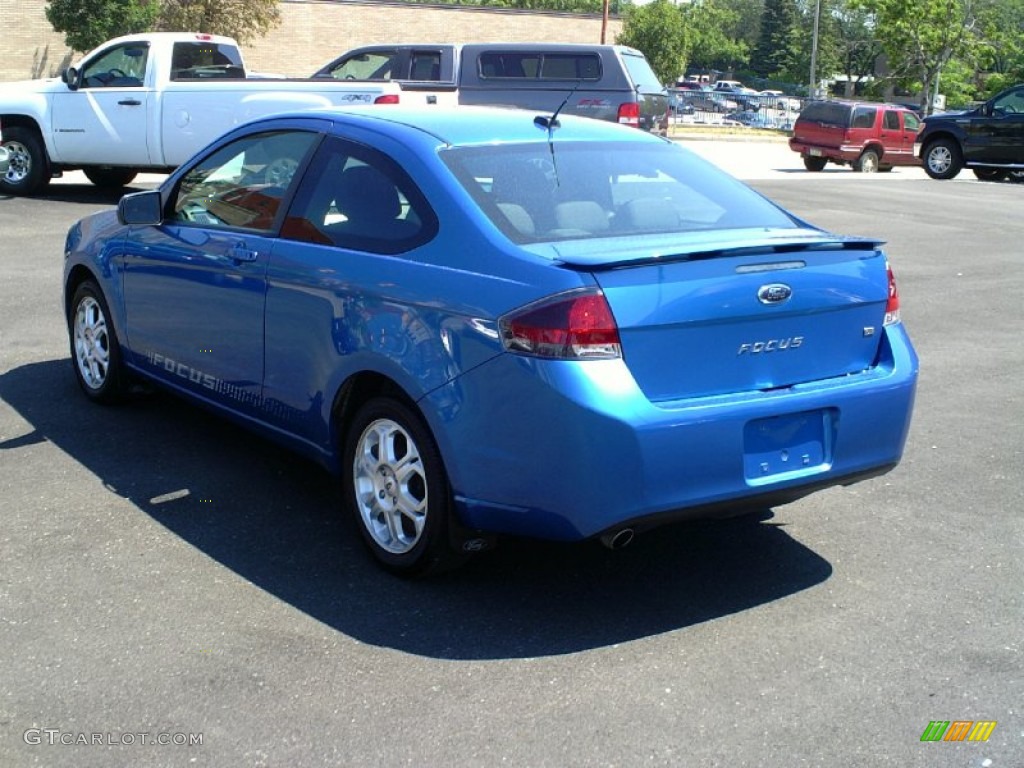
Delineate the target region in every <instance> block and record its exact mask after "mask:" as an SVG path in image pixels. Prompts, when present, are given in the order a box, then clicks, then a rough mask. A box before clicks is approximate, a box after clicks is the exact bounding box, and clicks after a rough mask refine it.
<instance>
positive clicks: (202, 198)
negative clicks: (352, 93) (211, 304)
mask: <svg viewBox="0 0 1024 768" xmlns="http://www.w3.org/2000/svg"><path fill="white" fill-rule="evenodd" d="M317 139H318V134H316V133H312V132H309V131H273V132H269V133H260V134H254V135H251V136H246V137H244V138H241V139H238V140H237V141H233V142H231V143H230V144H227V145H226V146H223V147H221V148H220V149H218V150H217V151H215V152H214V153H213V154H211V155H209V156H208V157H206V158H204V159H203V160H201V161H200V162H199V163H197V164H196V165H195V166H193V167H192V168H191V169H190V170H189V171H188V172H187V173H186V174H185V175H184V176H183V177H182V179H181V182H180V184H179V185H178V187H177V189H176V191H175V193H174V195H173V197H172V203H171V211H170V214H169V216H168V217H167V218H168V220H169V221H172V222H175V223H178V224H195V225H199V226H203V227H226V228H235V227H237V228H242V229H250V230H255V231H259V232H269V231H270V230H272V229H273V228H274V223H275V221H276V218H277V215H278V213H279V212H280V210H281V205H282V202H283V201H284V199H285V197H286V196H287V195H288V193H289V190H290V189H291V187H292V185H293V183H294V182H295V180H296V179H295V177H296V176H297V175H298V174H297V171H298V170H299V168H300V167H301V166H302V164H303V160H304V159H305V157H306V154H307V153H308V152H309V151H310V149H311V148H312V146H313V145H314V143H315V142H316V141H317Z"/></svg>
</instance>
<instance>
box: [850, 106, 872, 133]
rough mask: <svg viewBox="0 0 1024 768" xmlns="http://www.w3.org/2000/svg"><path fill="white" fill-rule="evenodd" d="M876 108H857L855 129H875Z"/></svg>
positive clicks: (854, 121)
mask: <svg viewBox="0 0 1024 768" xmlns="http://www.w3.org/2000/svg"><path fill="white" fill-rule="evenodd" d="M874 126H875V108H874V107H857V108H856V109H855V110H854V111H853V125H852V127H853V128H874Z"/></svg>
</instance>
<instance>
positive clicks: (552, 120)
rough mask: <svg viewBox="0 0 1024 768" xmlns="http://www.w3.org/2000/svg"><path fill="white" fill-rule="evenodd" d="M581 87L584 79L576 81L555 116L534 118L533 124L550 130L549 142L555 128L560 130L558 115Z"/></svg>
mask: <svg viewBox="0 0 1024 768" xmlns="http://www.w3.org/2000/svg"><path fill="white" fill-rule="evenodd" d="M581 85H583V79H582V78H580V79H579V80H577V81H576V85H574V86H573V87H572V90H571V91H569V93H567V94H566V95H565V98H564V99H562V103H561V104H559V105H558V109H556V110H555V112H554V114H553V115H551V117H545V116H544V115H537V116H536V117H535V118H533V122H534V123H535V124H536V125H539V126H540V127H541V128H547V129H548V140H550V139H551V132H552V131H553V130H555V128H558V115H559V113H560V112H561V111H562V110H563V109H565V105H566V104H568V103H569V99H571V98H572V95H573V94H574V93H576V91H577V90H578V89H579V87H580V86H581Z"/></svg>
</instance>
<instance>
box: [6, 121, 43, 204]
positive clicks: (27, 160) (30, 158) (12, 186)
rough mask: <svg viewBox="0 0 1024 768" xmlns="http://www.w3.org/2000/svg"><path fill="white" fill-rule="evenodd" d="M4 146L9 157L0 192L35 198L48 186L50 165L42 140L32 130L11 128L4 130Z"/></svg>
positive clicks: (13, 126) (18, 126) (18, 127)
mask: <svg viewBox="0 0 1024 768" xmlns="http://www.w3.org/2000/svg"><path fill="white" fill-rule="evenodd" d="M3 145H4V147H5V148H6V149H7V152H8V153H9V154H10V158H9V159H10V167H9V168H8V169H7V174H6V175H5V176H3V177H0V192H5V193H7V194H8V195H21V196H27V195H35V194H38V193H39V192H42V191H43V190H44V189H45V188H46V185H47V184H49V183H50V163H49V160H48V158H47V157H46V149H45V148H44V147H43V142H42V139H41V138H40V137H39V134H38V133H36V131H35V130H34V129H32V128H25V127H24V126H21V125H12V126H11V127H10V128H4V142H3Z"/></svg>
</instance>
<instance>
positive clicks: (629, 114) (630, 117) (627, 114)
mask: <svg viewBox="0 0 1024 768" xmlns="http://www.w3.org/2000/svg"><path fill="white" fill-rule="evenodd" d="M619 122H620V123H622V124H623V125H631V126H633V127H634V128H639V127H640V105H639V104H638V103H637V102H635V101H627V102H626V103H625V104H620V105H619Z"/></svg>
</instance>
